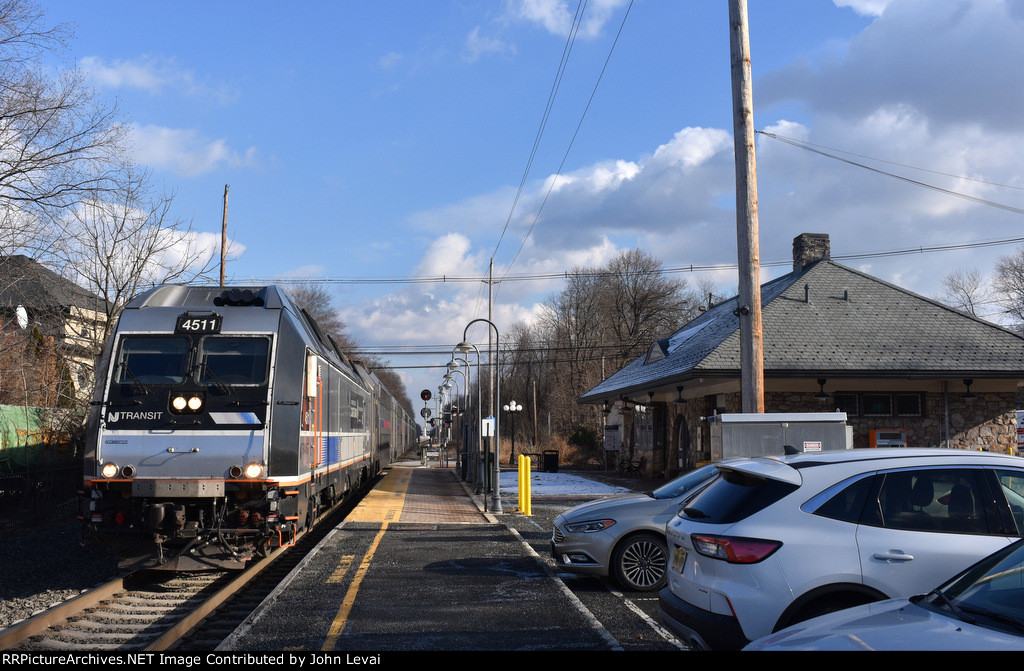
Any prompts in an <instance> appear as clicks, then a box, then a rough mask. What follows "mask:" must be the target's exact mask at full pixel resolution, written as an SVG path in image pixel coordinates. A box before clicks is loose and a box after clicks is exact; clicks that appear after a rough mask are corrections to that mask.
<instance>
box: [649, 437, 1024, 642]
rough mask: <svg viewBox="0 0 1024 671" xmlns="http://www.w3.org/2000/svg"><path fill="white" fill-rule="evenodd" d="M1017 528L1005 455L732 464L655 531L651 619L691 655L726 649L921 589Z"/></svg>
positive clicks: (908, 453)
mask: <svg viewBox="0 0 1024 671" xmlns="http://www.w3.org/2000/svg"><path fill="white" fill-rule="evenodd" d="M1022 530H1024V459H1021V458H1018V457H1012V456H1007V455H1002V454H994V453H989V452H972V451H967V450H937V449H917V448H895V449H887V450H883V449H866V450H843V451H836V452H821V453H816V454H810V453H807V454H799V455H791V456H786V457H759V458H753V459H749V460H742V461H733V462H730V463H728V464H723V465H722V466H720V475H719V477H718V478H717V479H716V480H714V481H713V482H712V483H711V484H710V485H708V486H707V487H706V488H705V489H704V490H703V491H702V492H700V493H699V494H697V496H696V497H694V498H693V499H692V500H690V501H689V502H688V503H687V504H686V506H685V507H684V508H683V509H682V510H680V511H679V513H678V514H677V515H676V516H675V517H674V518H673V519H672V520H670V521H669V523H668V525H667V528H666V536H667V539H668V546H669V553H670V554H671V555H672V560H671V566H670V569H669V573H668V585H667V586H666V587H665V588H664V589H662V590H661V592H660V593H659V597H660V598H659V600H660V606H661V615H662V617H663V619H664V621H665V622H666V624H668V626H669V627H670V628H672V629H674V630H675V631H676V632H677V633H678V634H679V635H680V636H682V638H683V639H684V640H686V641H687V642H688V643H689V644H690V645H692V646H694V647H698V648H705V649H739V648H741V647H743V646H744V645H745V644H746V643H748V642H749V641H751V640H753V639H755V638H758V637H761V636H764V635H766V634H770V633H772V632H773V631H776V630H778V629H781V628H783V627H785V626H788V625H791V624H793V623H795V622H799V621H802V620H805V619H807V618H810V617H813V616H816V615H821V614H823V613H826V612H830V611H834V610H839V609H840V608H845V607H848V606H852V605H856V604H860V603H866V602H870V601H877V600H880V599H887V598H896V597H904V596H911V595H914V594H917V593H921V592H926V591H928V590H930V589H931V588H932V587H934V586H935V585H937V584H939V583H941V582H943V581H945V580H946V579H948V578H950V577H952V576H953V575H955V574H957V573H959V572H960V571H962V570H963V569H965V568H967V567H968V566H970V565H971V564H974V563H975V562H977V561H978V560H980V559H982V558H983V557H985V556H987V555H989V554H991V553H992V552H994V551H996V550H997V549H999V548H1001V547H1003V546H1005V545H1007V544H1009V543H1010V542H1011V541H1012V540H1014V539H1015V538H1017V537H1019V536H1021V533H1022Z"/></svg>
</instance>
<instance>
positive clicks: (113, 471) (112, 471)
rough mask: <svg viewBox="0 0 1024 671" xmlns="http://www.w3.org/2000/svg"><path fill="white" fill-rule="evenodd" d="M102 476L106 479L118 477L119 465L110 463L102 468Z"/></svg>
mask: <svg viewBox="0 0 1024 671" xmlns="http://www.w3.org/2000/svg"><path fill="white" fill-rule="evenodd" d="M100 474H101V475H102V476H103V477H105V478H112V477H114V476H115V475H117V464H115V463H114V462H112V461H108V462H107V463H105V464H103V465H102V466H101V467H100Z"/></svg>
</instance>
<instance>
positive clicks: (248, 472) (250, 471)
mask: <svg viewBox="0 0 1024 671" xmlns="http://www.w3.org/2000/svg"><path fill="white" fill-rule="evenodd" d="M261 475H263V464H258V463H256V462H255V461H254V462H252V463H251V464H248V465H246V467H245V477H247V478H258V477H260V476H261Z"/></svg>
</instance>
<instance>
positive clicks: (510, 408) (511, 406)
mask: <svg viewBox="0 0 1024 671" xmlns="http://www.w3.org/2000/svg"><path fill="white" fill-rule="evenodd" d="M522 409H523V406H522V405H520V404H518V403H516V402H515V401H509V402H508V403H506V404H505V406H504V410H505V412H507V413H508V416H509V417H510V418H511V419H512V454H510V455H509V457H508V463H509V465H512V464H514V463H516V413H517V412H519V411H521V410H522Z"/></svg>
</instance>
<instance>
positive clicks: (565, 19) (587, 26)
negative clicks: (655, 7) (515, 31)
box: [509, 0, 626, 38]
mask: <svg viewBox="0 0 1024 671" xmlns="http://www.w3.org/2000/svg"><path fill="white" fill-rule="evenodd" d="M625 4H626V1H625V0H592V1H591V2H589V3H587V5H586V10H585V13H584V16H583V22H582V23H581V24H580V30H579V35H580V36H581V37H588V38H589V37H596V36H597V35H600V34H601V30H602V29H603V28H604V25H605V24H606V23H607V22H608V20H609V19H610V18H612V17H613V16H614V15H615V13H616V11H617V10H619V9H620V8H621V7H623V6H625ZM575 12H576V5H575V3H573V4H572V5H570V4H569V3H568V2H566V0H514V2H511V3H510V4H509V16H510V17H512V18H513V19H520V20H524V21H527V22H528V23H533V24H536V25H539V26H541V27H542V28H544V30H546V31H548V32H549V33H552V34H554V35H559V36H563V37H564V36H566V35H568V34H569V31H570V30H571V29H572V26H573V20H574V15H575Z"/></svg>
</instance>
